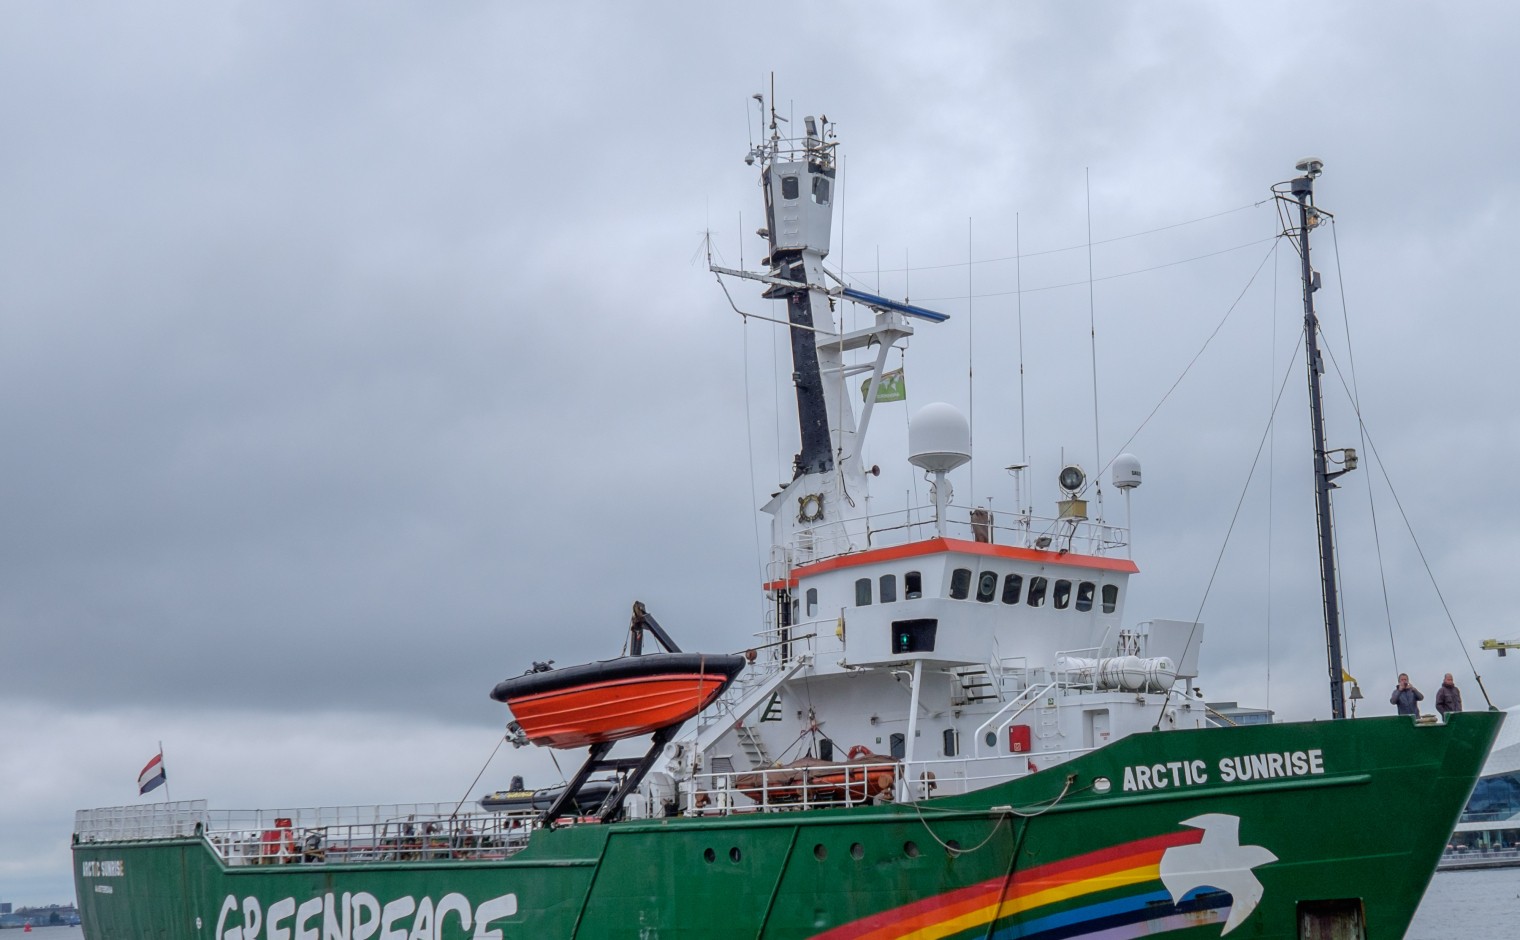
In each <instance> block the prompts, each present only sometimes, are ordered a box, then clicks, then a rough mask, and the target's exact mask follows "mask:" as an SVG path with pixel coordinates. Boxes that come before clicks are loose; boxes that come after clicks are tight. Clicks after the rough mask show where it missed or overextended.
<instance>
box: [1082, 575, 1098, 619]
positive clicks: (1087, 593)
mask: <svg viewBox="0 0 1520 940" xmlns="http://www.w3.org/2000/svg"><path fill="white" fill-rule="evenodd" d="M1096 592H1097V585H1095V584H1093V583H1092V582H1091V581H1083V582H1082V583H1081V584H1079V585H1077V610H1080V611H1082V612H1083V613H1086V612H1087V611H1089V610H1092V605H1093V595H1094V594H1095V593H1096Z"/></svg>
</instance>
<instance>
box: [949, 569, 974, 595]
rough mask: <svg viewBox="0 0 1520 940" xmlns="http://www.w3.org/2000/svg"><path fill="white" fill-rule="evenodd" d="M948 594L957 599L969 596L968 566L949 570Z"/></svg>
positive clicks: (969, 570) (969, 577) (969, 574)
mask: <svg viewBox="0 0 1520 940" xmlns="http://www.w3.org/2000/svg"><path fill="white" fill-rule="evenodd" d="M950 596H951V597H953V598H955V599H956V600H958V601H963V600H965V599H966V598H968V597H970V596H971V569H970V568H957V569H955V570H954V571H952V572H950Z"/></svg>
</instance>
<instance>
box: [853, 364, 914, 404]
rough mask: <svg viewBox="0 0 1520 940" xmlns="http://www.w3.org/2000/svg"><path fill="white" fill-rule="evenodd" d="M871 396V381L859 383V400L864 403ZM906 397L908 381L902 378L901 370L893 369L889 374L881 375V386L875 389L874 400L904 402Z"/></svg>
mask: <svg viewBox="0 0 1520 940" xmlns="http://www.w3.org/2000/svg"><path fill="white" fill-rule="evenodd" d="M870 394H871V380H870V379H866V380H865V381H864V382H862V383H860V400H861V401H865V400H866V397H867V396H869V395H870ZM907 397H908V381H907V379H905V378H903V370H901V369H893V370H892V371H891V372H883V373H882V374H881V384H880V385H878V386H877V387H876V400H877V401H878V402H884V401H905V400H906V399H907Z"/></svg>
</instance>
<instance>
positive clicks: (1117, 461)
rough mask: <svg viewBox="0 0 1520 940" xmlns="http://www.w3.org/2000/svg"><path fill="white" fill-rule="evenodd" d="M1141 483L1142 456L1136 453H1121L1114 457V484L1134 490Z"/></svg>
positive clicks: (1123, 488)
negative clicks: (1137, 455)
mask: <svg viewBox="0 0 1520 940" xmlns="http://www.w3.org/2000/svg"><path fill="white" fill-rule="evenodd" d="M1139 485H1140V458H1139V457H1136V456H1135V455H1134V454H1120V455H1119V456H1117V457H1115V458H1114V486H1116V487H1118V488H1119V489H1121V490H1132V489H1134V488H1135V487H1137V486H1139Z"/></svg>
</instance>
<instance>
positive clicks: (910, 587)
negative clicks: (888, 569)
mask: <svg viewBox="0 0 1520 940" xmlns="http://www.w3.org/2000/svg"><path fill="white" fill-rule="evenodd" d="M923 596H924V576H923V575H921V574H919V573H918V572H917V571H910V572H908V573H907V574H905V575H903V599H904V600H910V601H911V600H917V599H918V598H920V597H923Z"/></svg>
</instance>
